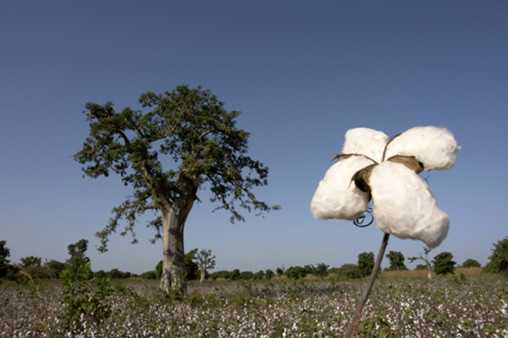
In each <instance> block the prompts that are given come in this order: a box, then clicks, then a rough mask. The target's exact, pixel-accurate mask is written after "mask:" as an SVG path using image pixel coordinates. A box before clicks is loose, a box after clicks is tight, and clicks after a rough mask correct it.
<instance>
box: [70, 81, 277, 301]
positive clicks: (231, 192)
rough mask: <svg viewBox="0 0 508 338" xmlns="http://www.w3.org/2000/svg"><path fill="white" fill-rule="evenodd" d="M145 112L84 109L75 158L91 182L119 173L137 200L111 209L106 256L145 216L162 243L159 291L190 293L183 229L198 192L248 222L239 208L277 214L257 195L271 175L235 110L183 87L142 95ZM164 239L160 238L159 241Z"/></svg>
mask: <svg viewBox="0 0 508 338" xmlns="http://www.w3.org/2000/svg"><path fill="white" fill-rule="evenodd" d="M139 102H140V104H141V109H139V110H134V109H131V108H124V109H122V110H115V109H114V107H113V104H112V103H106V104H97V103H88V104H86V111H85V114H86V118H87V120H88V123H89V126H90V132H89V135H88V137H87V138H86V141H85V142H84V144H83V148H82V149H81V150H80V151H79V152H78V153H77V154H76V155H75V159H76V160H77V161H79V162H80V163H81V164H83V166H84V167H83V171H84V173H85V175H87V176H90V177H92V178H97V177H100V176H108V175H109V174H110V173H112V172H113V173H116V174H118V175H119V176H120V177H121V180H122V182H123V184H125V185H127V186H131V187H132V196H130V197H129V198H128V199H127V200H126V201H124V202H123V203H121V204H120V205H119V206H117V207H116V208H114V209H113V217H112V218H111V221H110V222H109V224H107V225H106V227H105V228H104V229H103V230H102V231H100V232H99V233H98V236H99V237H100V238H101V240H102V246H101V249H102V250H106V245H107V239H108V237H109V235H110V234H111V233H113V232H115V231H116V230H117V228H118V227H119V225H120V224H121V222H122V221H123V222H125V223H124V227H123V229H122V231H121V234H123V235H125V234H127V233H131V234H132V235H133V240H134V241H135V240H136V239H135V234H134V226H135V224H136V220H137V218H138V217H139V216H140V215H143V214H145V213H147V212H148V213H150V212H153V211H155V213H151V214H150V215H153V219H152V220H151V221H150V222H148V223H147V225H148V226H150V227H153V228H154V229H155V230H156V238H159V237H162V242H163V245H162V246H163V259H162V261H163V272H162V276H161V288H162V289H163V290H164V291H165V292H167V293H169V292H171V291H173V292H175V293H178V294H181V293H183V292H185V273H184V270H185V269H184V226H185V222H186V220H187V216H188V215H189V213H190V211H191V209H192V207H193V205H194V202H195V201H196V200H198V190H199V189H200V188H201V187H207V188H208V189H209V190H210V192H211V200H212V202H216V203H217V204H218V205H217V208H222V209H225V210H227V211H229V212H230V213H231V220H232V221H236V220H240V221H241V220H243V216H242V215H241V213H240V209H246V210H248V211H249V212H250V211H254V210H255V211H258V212H266V211H269V210H271V209H272V208H273V206H270V205H268V204H266V203H265V202H263V201H260V200H258V199H257V198H256V196H255V194H254V193H253V191H252V189H253V188H254V187H256V186H263V185H266V184H267V177H268V168H267V167H266V166H265V165H263V164H262V163H261V162H259V161H257V160H254V159H252V158H251V157H250V156H249V155H248V154H247V149H248V147H247V140H248V138H249V134H248V133H247V132H246V131H244V130H242V129H239V128H238V127H237V126H236V118H237V117H238V115H239V112H238V111H228V110H226V109H225V107H224V105H223V103H222V102H221V101H219V100H218V98H217V97H216V96H215V95H213V94H212V93H211V92H210V91H209V90H205V89H203V88H201V87H197V88H189V87H187V86H178V87H177V88H176V89H175V90H173V91H170V92H164V93H161V94H156V93H153V92H148V93H145V94H143V95H141V97H140V99H139ZM161 233H162V235H161Z"/></svg>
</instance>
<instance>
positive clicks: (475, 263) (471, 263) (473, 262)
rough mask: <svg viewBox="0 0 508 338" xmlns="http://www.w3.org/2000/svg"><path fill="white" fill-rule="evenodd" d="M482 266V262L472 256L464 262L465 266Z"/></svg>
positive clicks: (463, 265)
mask: <svg viewBox="0 0 508 338" xmlns="http://www.w3.org/2000/svg"><path fill="white" fill-rule="evenodd" d="M481 266H482V265H481V264H480V262H478V261H477V260H476V259H472V258H469V259H466V260H465V261H464V263H462V267H463V268H479V267H481Z"/></svg>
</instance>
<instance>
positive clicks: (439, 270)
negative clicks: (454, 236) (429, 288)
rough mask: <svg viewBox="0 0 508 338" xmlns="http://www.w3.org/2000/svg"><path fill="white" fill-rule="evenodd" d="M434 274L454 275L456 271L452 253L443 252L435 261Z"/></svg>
mask: <svg viewBox="0 0 508 338" xmlns="http://www.w3.org/2000/svg"><path fill="white" fill-rule="evenodd" d="M433 263H434V272H435V273H436V274H438V275H444V274H447V273H453V271H454V270H455V261H453V255H452V253H451V252H446V251H445V252H442V253H440V254H439V255H437V256H436V257H434V259H433Z"/></svg>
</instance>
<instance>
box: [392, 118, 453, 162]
mask: <svg viewBox="0 0 508 338" xmlns="http://www.w3.org/2000/svg"><path fill="white" fill-rule="evenodd" d="M459 148H460V147H459V146H458V145H457V141H456V140H455V137H454V136H453V134H452V133H451V132H450V131H449V130H448V129H446V128H438V127H415V128H411V129H409V130H407V131H405V132H404V133H402V134H400V135H399V136H397V137H395V138H394V139H393V140H392V141H391V142H390V143H389V144H388V147H387V149H386V156H385V159H389V158H390V157H392V156H395V155H405V156H415V157H416V159H417V160H418V161H420V162H421V163H423V166H424V169H425V170H433V169H448V168H451V167H452V166H453V164H454V163H455V160H456V158H457V153H458V151H459Z"/></svg>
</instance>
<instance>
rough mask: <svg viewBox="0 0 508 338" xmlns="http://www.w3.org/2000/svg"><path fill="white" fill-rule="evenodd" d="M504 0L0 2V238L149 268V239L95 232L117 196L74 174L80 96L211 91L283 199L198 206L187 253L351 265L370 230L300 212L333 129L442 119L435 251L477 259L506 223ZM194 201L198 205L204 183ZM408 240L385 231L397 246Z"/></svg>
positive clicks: (116, 184) (337, 139)
mask: <svg viewBox="0 0 508 338" xmlns="http://www.w3.org/2000/svg"><path fill="white" fill-rule="evenodd" d="M507 17H508V3H507V2H504V1H481V2H480V1H446V2H443V1H391V2H387V1H370V2H367V1H365V2H353V1H350V2H346V1H319V2H310V1H250V2H247V1H199V2H198V1H185V2H183V1H180V2H170V1H160V2H150V1H136V2H134V1H86V2H74V1H30V2H29V1H15V2H13V1H11V2H8V3H7V2H5V3H2V4H1V5H0V102H1V108H0V116H1V119H0V155H1V157H0V239H4V240H7V242H8V247H10V249H11V252H12V259H13V260H14V261H16V260H18V259H19V258H20V257H23V256H27V255H36V256H42V257H47V258H54V259H60V260H63V259H65V257H66V247H67V245H68V244H69V243H71V242H74V241H76V240H78V239H80V238H87V239H89V240H90V241H91V244H92V245H91V249H92V250H90V256H91V258H92V261H93V267H94V269H111V268H113V267H117V268H120V269H122V270H129V271H133V272H142V271H146V270H149V269H151V268H152V267H153V266H154V264H155V263H156V261H157V260H159V257H160V255H161V243H160V242H159V243H157V244H156V245H151V244H149V243H148V242H147V239H148V238H149V237H151V235H152V234H151V233H150V232H148V230H145V229H144V226H143V225H142V224H141V225H140V227H139V228H138V234H139V237H140V244H137V245H134V246H133V245H131V244H130V241H129V239H128V238H122V237H120V236H118V235H117V236H114V237H113V238H112V241H111V245H110V251H109V252H108V253H107V254H104V255H99V254H98V253H97V251H96V250H95V245H96V244H97V240H96V239H95V237H94V234H95V232H96V231H97V230H99V229H100V228H101V227H102V226H103V225H104V224H105V223H106V222H107V220H108V219H109V217H110V211H111V208H112V207H113V206H115V205H117V204H118V203H120V202H121V201H123V199H124V198H125V197H126V196H127V195H128V194H129V190H128V189H126V188H124V187H123V186H122V184H121V183H120V181H119V180H118V179H117V178H115V177H110V178H107V179H99V180H92V179H84V178H82V176H81V172H80V166H79V165H78V164H77V163H75V162H74V161H73V159H72V155H73V154H74V153H75V152H76V151H78V150H79V149H80V146H81V144H82V142H83V140H84V138H85V136H86V135H87V132H88V130H87V124H86V122H85V120H84V117H83V114H82V112H83V110H84V104H85V103H86V102H88V101H94V102H100V103H104V102H106V101H113V102H114V103H115V104H116V107H118V108H122V107H125V106H128V105H129V106H132V107H138V106H137V98H138V96H139V95H140V94H141V93H143V92H145V91H147V90H154V91H165V90H171V89H173V88H174V87H175V86H176V85H178V84H189V85H202V86H204V87H207V88H209V89H211V90H212V91H213V92H214V93H215V94H216V95H217V96H219V98H220V99H221V100H223V101H224V102H225V103H226V105H227V108H229V109H237V110H240V111H241V112H242V115H241V117H240V118H239V126H240V127H242V128H244V129H246V130H248V131H249V132H251V139H250V150H251V154H252V155H253V156H254V157H256V158H258V159H260V160H262V161H263V162H264V163H265V164H267V165H268V166H269V167H270V169H271V175H270V184H269V186H268V187H266V188H262V189H260V190H258V192H259V195H260V196H261V197H263V198H264V199H266V200H268V201H270V202H274V203H278V204H280V205H281V206H282V210H280V211H277V212H273V213H270V214H268V215H267V216H266V217H264V218H255V217H247V221H246V222H245V223H239V224H230V223H229V222H228V216H227V215H226V214H225V213H223V212H216V213H213V214H212V213H211V210H212V209H213V206H212V205H211V204H209V203H207V202H203V203H201V204H197V205H196V206H195V207H194V209H193V211H192V213H191V215H190V217H189V220H188V222H187V227H186V232H185V236H186V249H192V248H195V247H198V248H209V249H212V251H213V252H214V253H215V254H216V256H217V268H218V269H232V268H240V269H252V270H256V269H261V268H263V269H264V268H274V267H276V266H282V265H283V266H286V267H287V266H290V265H294V264H312V263H318V262H325V263H327V264H330V265H333V266H338V265H341V264H343V263H349V262H356V259H357V255H358V253H359V252H361V251H374V252H377V249H378V246H379V242H380V240H381V237H382V235H381V232H380V230H378V229H377V228H376V227H375V226H371V227H369V228H366V229H358V228H356V227H354V226H353V224H351V223H350V222H346V221H317V220H314V219H312V216H311V214H310V211H309V202H310V199H311V197H312V194H313V192H314V189H315V187H316V184H317V183H318V181H319V180H320V179H321V177H322V176H323V174H324V172H325V170H326V169H327V167H328V166H329V165H330V159H331V157H332V155H334V154H335V153H336V152H337V151H338V150H339V149H340V147H341V145H342V141H343V136H344V133H345V131H346V130H347V129H349V128H352V127H358V126H364V127H370V128H375V129H380V130H383V131H385V132H386V133H388V134H392V135H393V134H395V133H398V132H400V131H403V130H406V129H408V128H410V127H413V126H416V125H439V126H445V127H447V128H449V129H450V130H452V131H453V132H454V134H455V136H456V138H457V139H458V141H459V143H460V144H461V146H462V150H461V152H460V155H459V159H458V162H457V164H456V166H455V167H454V168H453V169H452V170H449V171H444V172H431V173H430V174H424V175H425V176H428V179H429V182H430V185H431V188H432V190H433V192H434V194H435V196H436V198H437V201H438V203H439V205H440V207H441V208H442V209H443V210H445V211H446V212H448V213H449V215H450V220H451V228H450V232H449V235H448V238H447V239H446V240H445V242H444V243H443V244H442V245H441V246H440V247H439V248H437V249H436V251H435V252H436V253H437V252H440V251H444V250H449V251H451V252H452V253H453V254H454V255H455V258H456V260H457V261H458V262H462V261H463V260H464V259H466V258H469V257H472V258H475V259H478V260H479V261H481V262H482V263H485V262H486V260H487V257H488V256H489V254H490V252H491V248H492V244H493V242H494V241H496V240H499V239H501V238H503V237H504V236H506V235H508V231H507V226H508V222H507V221H506V217H507V208H506V205H507V204H506V199H507V198H506V188H507V187H508V185H507V183H508V161H507V155H508V152H507V148H506V146H507V144H508V133H507V129H508V114H507V113H508V112H507V107H508V66H507V60H508V20H507V19H506V18H507ZM200 196H201V198H202V199H204V200H206V197H207V192H206V191H201V192H200ZM422 248H423V246H422V244H421V243H420V242H415V241H410V240H400V239H397V238H392V239H391V242H390V243H389V248H388V250H400V251H402V252H403V253H404V254H405V255H406V257H407V256H411V255H416V254H419V253H420V252H422Z"/></svg>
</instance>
